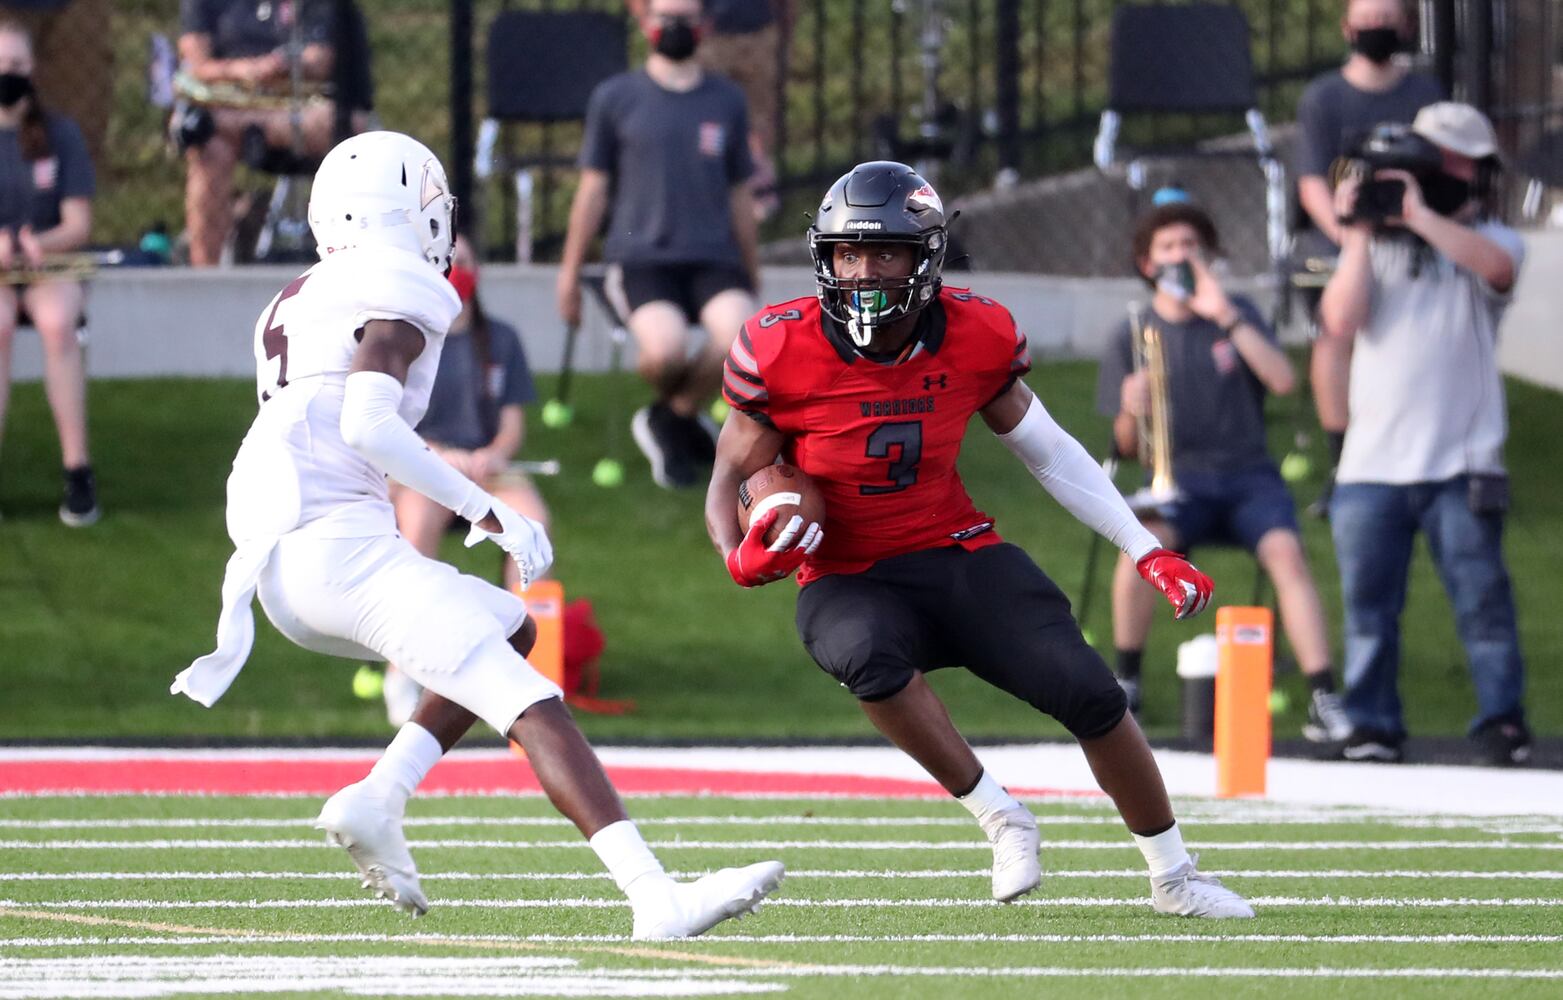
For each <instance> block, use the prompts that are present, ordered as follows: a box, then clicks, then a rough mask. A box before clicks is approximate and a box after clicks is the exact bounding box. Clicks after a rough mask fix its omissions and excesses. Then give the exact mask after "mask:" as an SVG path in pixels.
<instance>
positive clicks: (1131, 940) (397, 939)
mask: <svg viewBox="0 0 1563 1000" xmlns="http://www.w3.org/2000/svg"><path fill="white" fill-rule="evenodd" d="M629 940H630V939H629V938H628V937H625V936H624V935H616V934H257V935H237V936H235V935H232V934H225V935H213V936H202V935H193V936H192V935H178V936H154V935H125V936H116V937H23V938H7V939H6V941H5V942H4V946H5V947H7V948H83V947H95V948H101V947H108V946H114V947H123V946H129V945H163V944H166V945H178V946H181V947H183V946H185V945H196V944H202V945H204V944H224V945H233V944H428V945H434V946H438V945H441V944H444V943H446V942H450V941H460V942H464V943H474V944H482V943H493V944H520V943H525V944H572V943H574V944H614V943H623V942H626V941H629ZM1560 943H1563V934H1221V935H1217V934H878V935H876V934H721V933H718V934H710V935H706V936H704V937H701V938H692V939H690V940H687V941H680V942H679V946H680V947H690V946H695V945H721V944H1319V945H1326V944H1330V945H1333V944H1370V945H1380V944H1426V945H1441V944H1560Z"/></svg>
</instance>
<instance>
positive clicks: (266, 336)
mask: <svg viewBox="0 0 1563 1000" xmlns="http://www.w3.org/2000/svg"><path fill="white" fill-rule="evenodd" d="M308 279H309V274H308V273H305V274H301V275H299V276H298V277H297V278H294V279H293V280H292V281H291V282H289V283H288V287H286V288H284V289H283V290H282V292H281V293H280V294H279V295H278V296H277V301H276V302H273V303H272V305H271V315H269V316H267V317H266V330H265V332H263V333H262V334H261V346H262V347H264V348H265V349H266V360H267V361H270V360H272V359H273V358H280V359H281V361H279V362H278V364H277V380H276V383H275V385H276V387H277V388H278V389H281V388H282V387H283V386H285V385H287V384H288V335H287V334H286V333H283V332H282V324H281V323H278V322H277V310H278V309H280V308H281V307H282V303H284V302H286V301H287V300H288V299H291V298H292V297H293V296H295V295H297V294H298V293H299V290H300V289H302V288H303V287H304V282H305V281H307V280H308ZM270 398H271V393H270V392H263V393H261V402H263V403H264V402H265V401H266V400H268V399H270Z"/></svg>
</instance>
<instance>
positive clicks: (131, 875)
mask: <svg viewBox="0 0 1563 1000" xmlns="http://www.w3.org/2000/svg"><path fill="white" fill-rule="evenodd" d="M668 874H669V875H671V876H672V877H673V878H680V879H685V878H699V877H700V876H702V875H708V874H710V869H703V870H695V871H671V872H669V873H668ZM990 874H991V872H990V870H989V869H987V868H944V869H929V870H915V871H901V870H897V869H893V868H876V869H853V868H805V869H789V870H788V872H787V878H788V879H800V878H801V879H836V878H839V879H901V878H912V879H943V878H987V877H988V876H989V875H990ZM1206 874H1209V875H1216V876H1219V877H1221V878H1243V879H1255V878H1263V879H1414V880H1417V881H1427V880H1430V879H1474V880H1477V881H1499V882H1501V881H1508V880H1525V879H1531V880H1535V881H1543V882H1556V881H1563V871H1545V870H1541V871H1468V870H1466V871H1461V870H1455V871H1447V870H1424V869H1391V870H1385V871H1377V870H1373V869H1357V868H1325V869H1285V870H1279V871H1276V870H1268V869H1258V868H1211V869H1209V870H1208V871H1207V872H1206ZM420 877H421V878H422V879H423V881H425V882H576V881H585V882H590V881H603V882H607V881H610V879H609V876H608V873H607V872H605V871H571V872H462V871H455V872H440V871H436V872H423V873H422V874H421V875H420ZM1043 877H1044V878H1069V879H1105V878H1135V879H1142V878H1145V877H1146V875H1145V870H1144V869H1142V868H1103V869H1075V870H1053V869H1044V871H1043ZM359 878H361V876H359V875H358V874H356V873H354V872H351V871H323V872H322V871H315V872H302V871H138V872H122V871H114V872H88V871H73V872H0V882H143V881H173V882H223V881H235V880H253V879H273V880H277V881H322V882H347V881H356V880H358V879H359Z"/></svg>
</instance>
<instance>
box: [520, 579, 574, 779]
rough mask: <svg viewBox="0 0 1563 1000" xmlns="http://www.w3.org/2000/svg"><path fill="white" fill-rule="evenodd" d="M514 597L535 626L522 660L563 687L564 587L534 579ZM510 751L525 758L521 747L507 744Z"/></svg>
mask: <svg viewBox="0 0 1563 1000" xmlns="http://www.w3.org/2000/svg"><path fill="white" fill-rule="evenodd" d="M515 593H516V596H518V597H520V598H521V599H522V600H523V601H525V602H526V613H527V614H528V615H530V616H531V618H532V622H533V624H535V625H536V626H537V642H535V643H534V644H533V645H532V652H530V653H528V654H527V657H526V661H527V662H528V663H530V664H531V665H532V669H533V670H536V671H537V672H538V673H540V674H542V675H543V676H544V677H546V678H548V679H549V680H551V681H553V682H554V683H555V684H557V685H559V686H560V687H561V688H563V687H564V584H562V583H560V582H559V581H558V580H538V581H537V582H536V583H534V584H532V585H531V586H530V587H528V588H526V589H525V590H516V591H515ZM510 749H511V750H513V751H514V752H515V753H516V754H517V755H518V756H521V757H525V756H526V753H525V752H524V751H523V750H522V749H521V745H520V744H519V743H516V742H515V741H514V740H511V741H510Z"/></svg>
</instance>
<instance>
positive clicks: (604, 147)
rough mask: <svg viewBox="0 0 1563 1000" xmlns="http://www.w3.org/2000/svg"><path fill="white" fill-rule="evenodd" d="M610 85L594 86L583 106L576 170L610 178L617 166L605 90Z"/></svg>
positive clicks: (615, 136) (615, 137) (614, 134)
mask: <svg viewBox="0 0 1563 1000" xmlns="http://www.w3.org/2000/svg"><path fill="white" fill-rule="evenodd" d="M612 84H613V81H612V80H607V81H604V82H603V83H600V84H598V85H597V89H596V90H594V91H592V96H591V99H590V100H589V101H587V103H586V125H585V129H584V131H583V132H582V133H581V158H580V167H581V169H583V170H601V171H604V172H605V173H610V174H611V173H613V171H614V168H615V167H617V166H618V163H619V137H618V133H617V131H616V129H615V126H616V124H617V123H616V122H615V121H614V115H613V111H612V107H611V105H610V102H609V90H608V88H609V87H610V86H611V85H612Z"/></svg>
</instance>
